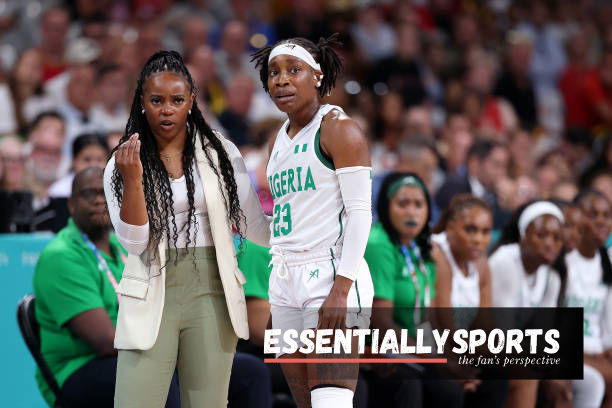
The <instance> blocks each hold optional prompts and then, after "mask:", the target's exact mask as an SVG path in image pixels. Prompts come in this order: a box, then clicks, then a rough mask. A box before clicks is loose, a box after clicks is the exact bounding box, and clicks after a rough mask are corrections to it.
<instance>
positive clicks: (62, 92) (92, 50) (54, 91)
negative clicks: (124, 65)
mask: <svg viewBox="0 0 612 408" xmlns="http://www.w3.org/2000/svg"><path fill="white" fill-rule="evenodd" d="M99 56H100V49H99V48H98V46H97V45H96V44H95V43H94V42H93V41H91V40H89V39H87V38H82V37H81V38H77V39H75V40H74V41H72V42H71V43H70V44H69V45H68V48H67V49H66V55H65V57H66V58H65V59H66V63H67V64H68V65H67V67H66V70H64V72H62V73H61V74H59V75H56V76H55V77H53V78H52V79H50V80H48V81H47V82H45V84H44V92H45V94H46V96H47V98H46V100H45V101H44V102H45V104H43V105H42V106H40V107H39V110H38V111H35V112H33V114H34V115H37V114H39V113H40V112H41V110H40V109H42V110H43V111H44V110H49V109H58V106H62V105H65V104H66V103H67V100H68V92H69V90H68V86H69V84H70V81H71V78H72V76H73V73H74V72H75V71H78V70H79V69H80V68H82V67H84V66H90V65H91V66H93V64H94V63H95V62H96V60H97V59H98V58H99ZM131 57H132V58H133V56H131ZM90 99H92V100H93V98H92V95H90ZM49 103H50V104H49Z"/></svg>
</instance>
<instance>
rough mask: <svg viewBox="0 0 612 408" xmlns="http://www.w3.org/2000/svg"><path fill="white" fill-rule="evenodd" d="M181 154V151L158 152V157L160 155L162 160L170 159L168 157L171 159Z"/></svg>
mask: <svg viewBox="0 0 612 408" xmlns="http://www.w3.org/2000/svg"><path fill="white" fill-rule="evenodd" d="M182 154H183V152H182V151H181V152H177V153H174V154H165V153H162V152H159V157H161V159H162V160H165V161H170V159H172V158H173V157H176V156H179V155H182Z"/></svg>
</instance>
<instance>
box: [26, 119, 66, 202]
mask: <svg viewBox="0 0 612 408" xmlns="http://www.w3.org/2000/svg"><path fill="white" fill-rule="evenodd" d="M64 132H65V126H64V119H63V118H62V117H61V116H60V115H59V114H57V113H55V112H47V113H42V114H40V115H39V116H38V117H37V118H36V119H35V120H34V123H33V124H32V128H31V129H30V133H29V135H28V145H29V146H28V147H29V154H28V158H27V160H26V170H27V174H26V187H27V188H28V190H30V191H32V193H33V194H34V203H33V206H34V210H38V209H40V208H42V207H44V206H45V205H47V203H48V196H49V187H50V186H51V184H53V183H54V182H55V181H56V180H58V179H59V178H60V177H61V176H62V174H61V173H62V146H63V145H64V140H65V134H64Z"/></svg>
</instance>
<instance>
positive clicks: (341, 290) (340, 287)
mask: <svg viewBox="0 0 612 408" xmlns="http://www.w3.org/2000/svg"><path fill="white" fill-rule="evenodd" d="M352 285H353V281H352V280H350V279H349V278H345V277H344V276H336V279H335V280H334V286H332V291H333V292H336V293H338V294H340V295H343V296H348V293H349V290H351V286H352Z"/></svg>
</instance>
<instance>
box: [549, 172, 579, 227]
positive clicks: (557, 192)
mask: <svg viewBox="0 0 612 408" xmlns="http://www.w3.org/2000/svg"><path fill="white" fill-rule="evenodd" d="M576 195H578V186H576V184H575V183H572V182H571V181H562V182H560V183H559V184H557V185H556V186H555V188H554V189H553V190H552V194H551V195H550V198H551V200H563V201H567V202H570V203H571V202H572V201H574V198H576ZM566 220H567V218H566Z"/></svg>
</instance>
